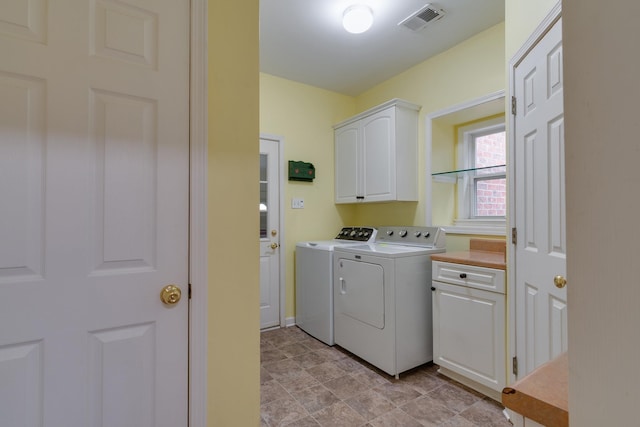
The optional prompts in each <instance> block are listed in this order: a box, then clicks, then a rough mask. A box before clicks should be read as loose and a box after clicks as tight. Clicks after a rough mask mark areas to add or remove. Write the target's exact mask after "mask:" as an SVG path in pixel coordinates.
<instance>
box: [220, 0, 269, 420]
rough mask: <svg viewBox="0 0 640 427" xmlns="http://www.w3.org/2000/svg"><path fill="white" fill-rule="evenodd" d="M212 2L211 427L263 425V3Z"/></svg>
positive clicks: (252, 1)
mask: <svg viewBox="0 0 640 427" xmlns="http://www.w3.org/2000/svg"><path fill="white" fill-rule="evenodd" d="M208 4H209V17H208V20H209V24H208V27H209V35H208V55H209V145H208V149H209V180H208V186H209V187H208V191H209V194H208V198H209V224H208V227H209V236H208V240H209V302H208V312H209V324H208V328H209V343H208V352H209V363H208V372H207V375H208V381H207V384H208V396H207V400H208V417H207V418H208V425H209V426H258V425H259V424H260V380H259V378H260V374H259V366H260V347H259V345H260V339H259V329H260V323H259V309H258V307H259V286H258V279H259V270H258V258H259V247H258V239H257V230H258V227H259V225H258V215H257V210H256V201H257V200H258V184H257V183H258V171H259V163H258V161H259V155H258V135H259V124H258V120H259V119H258V117H259V105H258V95H259V89H258V73H259V67H258V57H259V55H258V49H259V48H258V8H259V2H258V0H247V1H242V2H238V1H225V0H210V1H209V3H208ZM221 242H222V243H223V244H221ZM251 254H253V256H251Z"/></svg>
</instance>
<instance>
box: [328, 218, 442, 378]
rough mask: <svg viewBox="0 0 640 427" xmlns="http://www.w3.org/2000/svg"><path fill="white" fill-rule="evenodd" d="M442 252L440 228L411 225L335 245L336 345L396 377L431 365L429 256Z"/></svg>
mask: <svg viewBox="0 0 640 427" xmlns="http://www.w3.org/2000/svg"><path fill="white" fill-rule="evenodd" d="M444 251H445V233H444V230H442V229H441V228H438V227H414V226H412V227H379V228H378V234H377V238H376V240H375V241H374V242H373V243H368V244H362V245H355V246H349V247H336V248H335V250H334V252H333V262H334V272H333V278H334V282H333V286H334V293H333V295H334V319H335V320H334V322H335V323H334V329H335V343H336V344H337V345H339V346H341V347H343V348H345V349H346V350H349V351H350V352H351V353H353V354H355V355H356V356H358V357H360V358H362V359H364V360H366V361H367V362H369V363H371V364H372V365H374V366H376V367H378V368H380V369H382V370H383V371H385V372H386V373H388V374H390V375H395V376H396V378H398V376H399V374H400V373H401V372H404V371H406V370H408V369H411V368H414V367H416V366H419V365H422V364H424V363H427V362H430V361H432V360H433V320H432V315H431V254H434V253H440V252H444Z"/></svg>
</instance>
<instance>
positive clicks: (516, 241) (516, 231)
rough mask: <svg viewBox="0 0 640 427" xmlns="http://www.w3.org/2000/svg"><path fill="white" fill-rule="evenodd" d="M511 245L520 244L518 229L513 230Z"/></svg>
mask: <svg viewBox="0 0 640 427" xmlns="http://www.w3.org/2000/svg"><path fill="white" fill-rule="evenodd" d="M511 243H513V244H514V245H517V244H518V229H517V228H515V227H513V228H512V229H511Z"/></svg>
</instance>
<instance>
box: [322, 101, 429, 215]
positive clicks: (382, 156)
mask: <svg viewBox="0 0 640 427" xmlns="http://www.w3.org/2000/svg"><path fill="white" fill-rule="evenodd" d="M419 110H420V106H418V105H415V104H411V103H409V102H406V101H403V100H400V99H393V100H391V101H388V102H386V103H384V104H382V105H379V106H377V107H375V108H372V109H370V110H367V111H365V112H364V113H361V114H358V115H357V116H354V117H352V118H350V119H348V120H345V121H344V122H342V123H339V124H337V125H335V126H334V127H333V128H334V131H335V171H336V181H335V195H336V203H363V202H364V203H366V202H384V201H393V200H399V201H417V200H418V111H419Z"/></svg>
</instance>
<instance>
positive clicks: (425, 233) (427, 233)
mask: <svg viewBox="0 0 640 427" xmlns="http://www.w3.org/2000/svg"><path fill="white" fill-rule="evenodd" d="M429 236H431V233H429V232H428V231H425V232H424V238H425V239H426V238H427V237H429Z"/></svg>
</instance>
